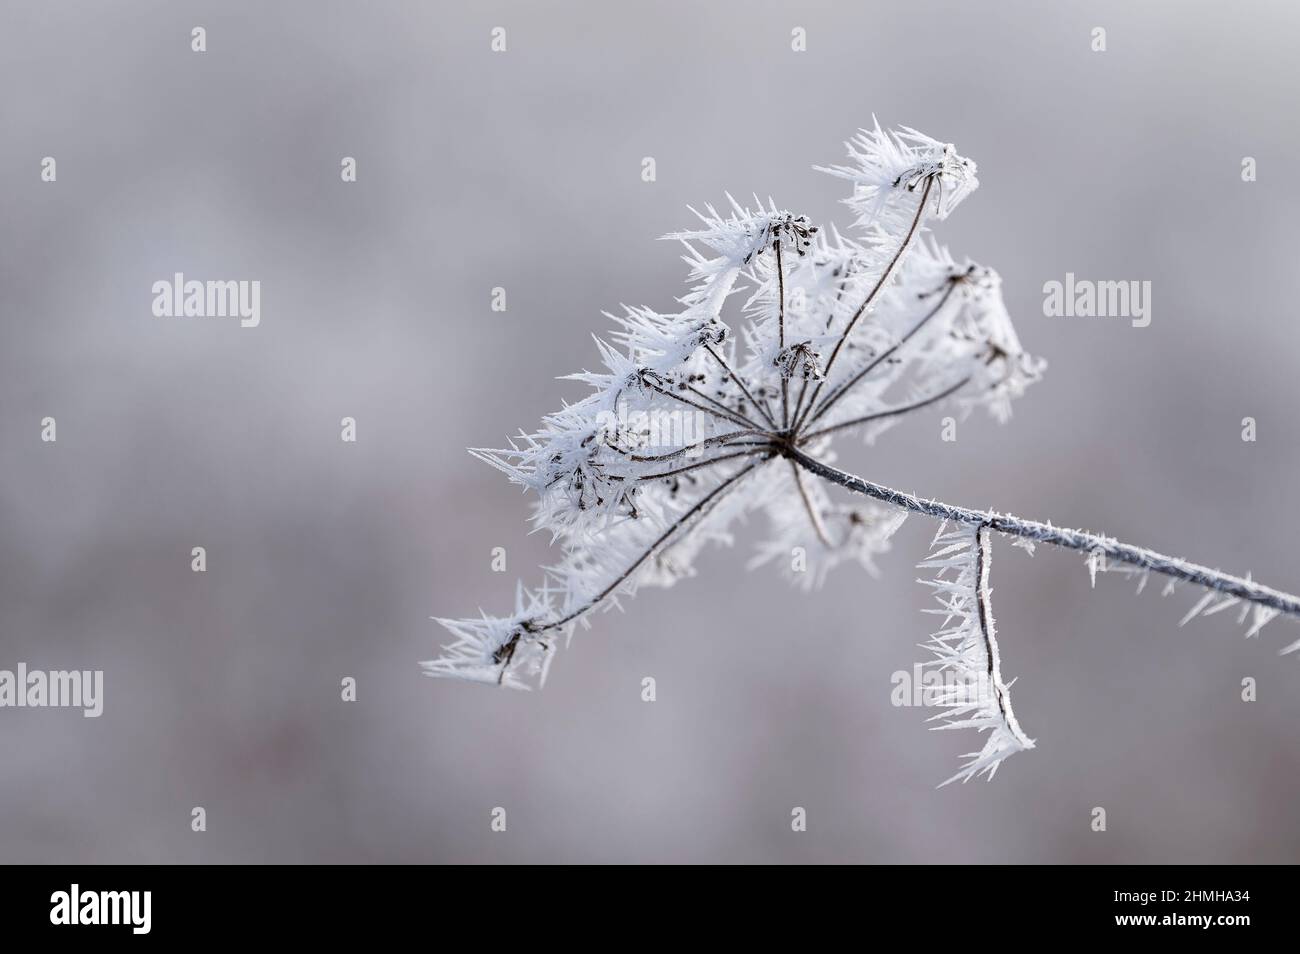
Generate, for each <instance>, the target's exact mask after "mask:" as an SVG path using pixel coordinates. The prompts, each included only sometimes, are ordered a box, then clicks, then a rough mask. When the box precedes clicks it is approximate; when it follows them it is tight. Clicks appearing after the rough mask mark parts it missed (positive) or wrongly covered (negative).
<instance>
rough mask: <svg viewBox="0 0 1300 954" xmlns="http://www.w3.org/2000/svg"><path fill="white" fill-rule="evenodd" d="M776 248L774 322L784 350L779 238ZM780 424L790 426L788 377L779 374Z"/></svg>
mask: <svg viewBox="0 0 1300 954" xmlns="http://www.w3.org/2000/svg"><path fill="white" fill-rule="evenodd" d="M773 245H774V247H775V248H776V322H777V335H778V339H777V344H778V347H779V348H780V349H781V351H784V350H785V268H784V267H783V266H782V265H781V239H780V238H778V239H777V240H776V241H775V242H774V243H773ZM781 426H782V427H785V428H788V427H789V426H790V379H789V378H787V377H786V376H785V374H784V373H782V374H781Z"/></svg>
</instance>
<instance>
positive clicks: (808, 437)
mask: <svg viewBox="0 0 1300 954" xmlns="http://www.w3.org/2000/svg"><path fill="white" fill-rule="evenodd" d="M969 380H970V376H969V375H968V376H967V377H964V378H962V379H961V380H960V381H958V382H957V383H956V384H954V385H952V386H951V387H948V388H945V389H944V390H942V391H940V392H939V393H938V394H933V395H931V396H930V397H927V398H924V399H922V400H920V401H916V402H915V403H912V404H905V405H903V406H902V407H893V408H889V409H888V410H884V411H876V412H875V413H874V414H868V415H866V416H865V417H855V418H854V419H853V420H851V421H844V422H843V423H840V424H832V425H831V426H830V427H823V428H822V429H821V430H820V431H813V432H812V433H811V434H804V435H801V436H800V437H799V441H798V443H800V444H807V443H808V442H809V441H813V440H816V439H817V438H819V437H824V436H826V435H827V434H830V433H832V432H833V431H842V430H844V429H845V428H846V427H857V426H858V425H859V424H866V423H867V422H868V421H875V420H879V419H880V418H882V417H897V416H898V415H899V414H906V413H907V412H909V411H919V410H920V409H921V408H923V407H926V406H927V405H930V404H934V403H936V402H938V401H942V400H943V399H944V398H946V397H947V396H948V395H950V394H952V393H953V392H955V391H960V390H961V389H962V388H963V387H965V385H966V382H967V381H969Z"/></svg>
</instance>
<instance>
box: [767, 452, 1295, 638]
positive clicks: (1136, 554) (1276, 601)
mask: <svg viewBox="0 0 1300 954" xmlns="http://www.w3.org/2000/svg"><path fill="white" fill-rule="evenodd" d="M783 452H784V453H785V455H786V456H787V457H789V458H790V459H791V460H793V461H794V462H795V463H797V464H799V465H800V466H801V467H803V468H805V469H806V470H808V471H809V472H811V473H813V474H816V475H817V476H818V477H821V478H822V479H824V480H829V481H831V482H832V483H836V484H839V485H840V486H841V487H845V488H847V489H849V490H852V491H854V492H856V493H860V494H865V495H866V496H868V497H873V498H875V499H876V500H880V501H883V502H884V503H887V504H891V505H893V506H895V507H899V508H901V509H903V510H909V511H911V512H912V513H921V514H925V515H926V516H928V517H934V518H936V519H939V520H952V521H955V522H957V523H964V524H968V525H971V526H988V527H990V528H991V529H993V530H996V531H998V532H999V533H1004V534H1008V535H1010V536H1016V537H1023V538H1025V539H1026V540H1033V541H1035V542H1037V543H1051V544H1055V545H1056V546H1059V547H1065V548H1066V549H1069V550H1079V551H1080V552H1083V553H1091V554H1100V555H1102V556H1104V557H1105V558H1106V559H1108V560H1117V561H1119V562H1120V563H1127V564H1129V565H1131V566H1136V567H1139V568H1140V569H1143V570H1150V571H1153V572H1155V573H1161V574H1163V575H1165V576H1168V577H1172V578H1174V579H1176V580H1186V581H1187V582H1189V583H1195V584H1197V585H1199V586H1204V587H1206V588H1207V589H1211V590H1217V591H1218V592H1220V593H1226V594H1228V595H1229V596H1235V597H1237V598H1238V599H1242V600H1246V601H1248V602H1250V603H1255V604H1257V605H1259V606H1267V607H1270V608H1272V609H1275V610H1279V611H1281V612H1284V613H1290V614H1291V615H1292V616H1300V597H1296V596H1292V595H1291V594H1289V593H1283V592H1281V591H1280V590H1275V589H1273V588H1271V587H1268V586H1263V585H1262V584H1259V583H1256V582H1255V581H1253V580H1248V579H1243V578H1242V577H1238V576H1230V575H1228V574H1226V573H1221V572H1220V571H1218V570H1212V569H1210V568H1209V567H1206V566H1201V565H1200V564H1197V563H1190V562H1188V561H1187V560H1181V559H1179V558H1178V557H1171V556H1166V555H1165V554H1163V553H1157V552H1155V551H1154V550H1147V549H1145V548H1143V547H1135V546H1133V545H1131V544H1128V543H1120V542H1119V541H1118V540H1116V539H1114V538H1113V537H1104V536H1099V535H1098V534H1094V533H1085V532H1083V531H1082V530H1071V529H1069V528H1067V527H1054V526H1052V525H1051V524H1050V523H1039V522H1037V521H1035V520H1022V519H1020V518H1019V517H1013V516H1011V515H1010V514H1000V513H996V512H994V511H988V510H969V509H967V508H965V507H956V506H953V505H952V504H946V503H943V502H942V501H939V500H922V499H921V498H920V497H916V496H913V495H912V494H906V493H902V492H901V491H897V490H892V489H890V488H889V487H884V486H881V485H880V484H874V483H872V482H870V481H867V480H863V479H862V478H861V477H857V476H855V475H853V474H850V473H847V472H846V471H842V470H839V469H838V468H835V467H832V466H830V465H829V464H825V463H823V462H822V461H819V460H817V459H816V458H815V457H809V456H808V455H807V454H805V453H804V452H803V451H801V450H799V449H798V448H797V447H793V446H786V447H784V448H783Z"/></svg>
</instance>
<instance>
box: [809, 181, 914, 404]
mask: <svg viewBox="0 0 1300 954" xmlns="http://www.w3.org/2000/svg"><path fill="white" fill-rule="evenodd" d="M933 187H934V179H933V178H928V179H926V180H925V188H924V189H922V190H921V201H920V202H919V203H917V206H916V215H914V216H912V224H911V225H910V226H909V227H908V229H907V235H905V236H904V237H903V241H902V242H901V243H900V244H899V246H898V250H897V251H896V252H894V257H893V258H891V259H890V260H889V264H888V265H886V266H885V270H884V271H883V272H881V273H880V278H879V279H878V280H877V281H876V284H875V286H874V287H873V288H872V289H871V292H870V293H869V294H868V295H867V297H866V298H864V299H863V301H862V304H861V305H859V306H858V310H857V311H855V312H854V313H853V317H852V318H850V319H849V323H848V325H847V326H846V327H845V329H844V332H843V333H842V334H841V335H840V337H839V340H838V341H836V342H835V347H834V348H833V349H832V350H831V356H830V357H829V358H828V359H827V360H826V368H825V370H824V371H823V374H825V376H826V378H825V379H824V380H822V381H819V382H818V384H817V387H816V388H814V389H813V395H812V399H811V400H810V401H809V402H808V406H809V407H813V406H814V405H816V403H817V396H818V395H819V394H821V391H822V385H824V384H825V383H826V380H828V379H829V378H830V374H831V367H832V366H833V365H834V364H835V359H836V358H837V357H839V354H840V349H841V348H843V347H844V342H846V341H848V340H849V335H850V334H852V333H853V328H854V326H855V325H856V324H857V323H858V320H859V319H860V318H861V317H862V316H863V315H864V314H865V313H866V311H867V309H868V308H870V307H871V303H872V302H874V301H875V300H876V296H877V295H879V294H880V290H881V289H882V288H884V287H885V286H886V285H887V284H889V280H890V279H891V278H893V277H894V273H895V272H896V271H898V265H899V263H900V262H901V261H902V260H903V256H904V254H906V252H907V250H908V249H909V248H911V247H912V242H913V241H915V240H916V236H917V233H918V232H919V231H920V229H921V219H922V218H924V217H925V205H926V203H927V202H928V201H929V200H930V189H931V188H933ZM795 427H796V428H797V427H798V422H797V421H796V422H795Z"/></svg>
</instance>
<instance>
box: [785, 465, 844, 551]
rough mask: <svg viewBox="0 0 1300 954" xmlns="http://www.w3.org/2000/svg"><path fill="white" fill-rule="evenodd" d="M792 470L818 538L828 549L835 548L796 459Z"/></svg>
mask: <svg viewBox="0 0 1300 954" xmlns="http://www.w3.org/2000/svg"><path fill="white" fill-rule="evenodd" d="M790 472H791V473H792V474H794V485H795V486H796V487H798V488H799V496H800V497H801V498H803V507H804V509H805V510H807V511H808V520H809V522H810V523H812V528H813V530H814V531H816V533H817V539H818V540H820V541H821V542H822V545H823V546H824V547H826V549H828V550H833V549H834V548H835V544H833V543H831V536H830V534H829V533H827V532H826V525H825V524H824V523H822V518H821V515H820V514H818V513H817V508H816V507H814V506H813V504H812V500H811V499H810V498H809V497H808V488H806V487H805V486H804V485H803V471H801V470H800V469H799V465H798V464H796V463H795V462H794V461H790Z"/></svg>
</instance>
